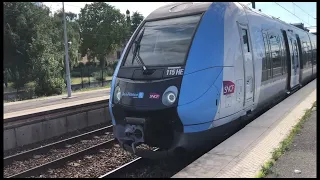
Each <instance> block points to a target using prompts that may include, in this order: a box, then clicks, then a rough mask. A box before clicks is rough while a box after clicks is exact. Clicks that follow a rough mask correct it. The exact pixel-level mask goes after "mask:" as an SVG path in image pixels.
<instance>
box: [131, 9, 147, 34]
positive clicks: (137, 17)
mask: <svg viewBox="0 0 320 180" xmlns="http://www.w3.org/2000/svg"><path fill="white" fill-rule="evenodd" d="M143 19H144V17H143V15H142V14H140V13H139V12H137V11H136V12H134V13H133V14H132V16H131V21H132V22H131V34H133V33H134V31H135V30H136V29H137V27H138V26H139V25H140V23H141V22H142V21H143Z"/></svg>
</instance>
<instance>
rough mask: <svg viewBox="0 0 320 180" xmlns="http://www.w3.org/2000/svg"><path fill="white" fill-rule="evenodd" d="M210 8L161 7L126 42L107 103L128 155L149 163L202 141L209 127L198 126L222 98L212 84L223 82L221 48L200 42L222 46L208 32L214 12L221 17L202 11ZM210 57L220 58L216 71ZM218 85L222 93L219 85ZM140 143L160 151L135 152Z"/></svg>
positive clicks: (116, 133)
mask: <svg viewBox="0 0 320 180" xmlns="http://www.w3.org/2000/svg"><path fill="white" fill-rule="evenodd" d="M211 4H212V3H202V4H194V3H174V4H173V5H167V6H165V7H163V8H160V9H158V10H156V11H155V12H153V14H151V15H149V16H148V17H147V18H146V20H144V21H143V22H142V23H141V24H140V26H139V27H138V28H137V30H136V32H135V33H134V34H133V36H132V37H131V39H130V40H129V42H128V44H127V46H126V48H125V49H124V51H123V54H122V56H121V58H120V61H119V63H118V66H117V68H116V70H115V73H114V76H113V80H112V87H111V92H110V100H109V110H110V114H111V117H112V123H113V125H114V136H115V138H116V139H117V140H118V141H119V143H120V145H121V146H122V147H123V148H124V149H126V150H127V151H130V152H132V153H134V154H136V155H138V156H140V157H147V158H154V157H159V156H160V157H163V156H167V155H168V154H172V153H173V154H175V152H179V150H181V149H186V148H190V147H195V144H196V143H197V142H200V141H199V140H200V139H201V137H202V134H201V133H199V132H203V131H205V130H208V129H209V127H210V125H211V123H204V124H203V123H202V122H204V121H211V122H212V120H213V119H214V118H215V113H216V110H217V105H216V103H218V99H219V97H220V95H219V92H218V91H217V88H215V86H213V83H215V81H216V79H222V78H221V76H222V75H221V71H222V69H221V63H222V60H221V58H220V56H217V52H218V53H220V54H221V48H220V49H219V48H214V49H213V50H210V51H207V50H206V46H205V47H204V46H203V43H206V44H209V45H210V44H211V45H213V42H214V43H215V44H217V43H218V44H219V43H222V45H223V39H221V35H220V34H219V32H220V31H221V30H217V28H215V29H214V30H211V29H210V28H209V29H208V27H207V26H208V23H212V22H215V21H214V20H212V18H211V17H212V16H213V15H214V16H215V14H214V13H216V14H217V15H220V14H221V12H219V11H216V10H217V9H219V8H220V6H218V5H214V6H213V7H212V8H211V10H210V11H209V10H208V11H209V13H208V12H206V10H207V9H208V7H209V6H210V5H211ZM215 6H217V7H215ZM183 9H187V10H188V11H186V13H184V12H183ZM220 9H221V8H220ZM168 12H169V13H168ZM170 12H171V13H173V15H171V14H170ZM161 14H162V15H161ZM222 14H223V13H222ZM153 15H154V16H162V17H160V18H152V16H153ZM150 16H151V17H150ZM170 16H171V17H170ZM218 20H219V19H218ZM219 21H221V20H219ZM222 21H223V20H222ZM212 25H213V26H212V27H215V24H212ZM212 31H217V33H215V34H214V35H212ZM218 31H219V32H218ZM222 37H223V36H222ZM205 41H208V42H205ZM217 47H221V46H217ZM222 52H223V49H222ZM212 53H213V54H212ZM214 53H215V54H214ZM190 56H191V57H190ZM210 57H214V58H216V59H218V58H220V59H218V60H216V61H214V63H215V64H214V65H213V66H219V67H217V68H214V67H213V66H212V62H213V61H211V60H210ZM201 61H203V62H202V63H199V62H201ZM210 63H211V65H210ZM217 63H218V64H217ZM210 66H211V67H210ZM208 67H209V68H208ZM198 70H199V72H198ZM200 71H201V72H200ZM186 73H187V74H188V75H186ZM203 76H205V77H203ZM219 82H220V80H219ZM218 84H219V85H218V88H221V87H219V86H221V85H220V84H222V81H221V82H220V83H218ZM195 85H197V87H195ZM199 89H200V90H199ZM206 92H208V93H206ZM204 94H206V95H204ZM211 99H212V100H211ZM199 103H200V104H199ZM208 103H211V104H212V103H214V106H208ZM208 108H209V109H208ZM212 108H213V109H212ZM197 112H199V113H202V114H203V115H202V116H199V115H197ZM207 119H208V120H207ZM190 124H191V125H190ZM194 124H195V125H194ZM199 124H200V125H199ZM197 135H199V136H197ZM140 144H147V145H149V146H151V147H158V148H160V149H161V150H162V151H157V152H154V151H151V150H141V149H138V148H136V147H137V146H138V145H140Z"/></svg>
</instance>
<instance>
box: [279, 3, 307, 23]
mask: <svg viewBox="0 0 320 180" xmlns="http://www.w3.org/2000/svg"><path fill="white" fill-rule="evenodd" d="M274 3H276V4H277V5H278V6H280V7H282V8H283V9H285V10H286V11H288V12H289V13H290V14H292V12H290V11H289V10H288V9H286V8H284V7H283V6H281V5H280V4H278V3H277V2H274ZM292 15H294V16H295V17H297V18H298V19H300V18H299V17H298V16H296V15H295V14H292ZM300 20H301V21H303V22H305V21H304V20H302V19H300ZM305 23H306V24H309V23H307V22H305ZM309 26H311V25H310V24H309Z"/></svg>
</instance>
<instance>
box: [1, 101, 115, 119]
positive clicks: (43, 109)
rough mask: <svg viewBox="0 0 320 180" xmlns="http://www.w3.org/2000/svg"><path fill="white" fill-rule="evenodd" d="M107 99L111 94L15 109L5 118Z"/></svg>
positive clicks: (4, 116) (5, 115) (4, 117)
mask: <svg viewBox="0 0 320 180" xmlns="http://www.w3.org/2000/svg"><path fill="white" fill-rule="evenodd" d="M106 99H109V96H101V97H95V98H90V99H83V100H78V101H72V102H66V103H63V104H54V105H50V106H43V107H39V108H33V109H27V110H22V111H15V112H12V113H5V114H4V115H3V119H7V118H12V117H17V116H22V115H27V114H34V113H38V112H43V111H49V110H54V109H60V108H65V107H70V106H76V105H80V104H84V103H90V102H96V101H101V100H106Z"/></svg>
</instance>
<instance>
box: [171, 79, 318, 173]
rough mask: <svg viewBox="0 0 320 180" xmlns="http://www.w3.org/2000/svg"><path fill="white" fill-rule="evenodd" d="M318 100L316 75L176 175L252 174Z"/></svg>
mask: <svg viewBox="0 0 320 180" xmlns="http://www.w3.org/2000/svg"><path fill="white" fill-rule="evenodd" d="M315 101H316V79H315V80H313V81H312V82H310V83H309V84H307V85H306V86H304V87H303V88H301V89H300V90H299V91H297V92H295V93H294V94H292V95H291V96H289V97H288V98H286V99H285V100H283V101H282V102H280V103H279V104H277V105H276V106H274V107H273V108H271V109H270V110H268V111H267V112H265V113H264V114H262V115H261V116H259V117H258V118H256V119H255V120H254V121H252V122H251V123H249V124H248V125H247V126H245V127H244V128H243V129H241V130H240V131H238V132H237V133H235V134H234V135H232V136H231V137H229V138H228V139H226V140H225V141H224V142H222V143H221V144H219V145H218V146H216V147H215V148H213V149H211V150H210V151H209V152H207V153H206V154H204V155H203V156H201V157H200V158H199V159H197V160H196V161H194V162H193V163H191V164H190V165H189V166H187V167H186V168H184V169H183V170H181V171H180V172H178V173H177V174H176V175H174V176H173V178H252V177H254V176H255V175H256V174H257V173H258V171H259V170H260V169H261V166H262V165H263V164H264V163H265V162H267V161H268V160H269V159H270V158H271V152H272V151H273V150H274V149H275V148H277V147H278V146H279V144H280V142H281V141H282V140H283V139H284V138H285V137H286V136H287V135H288V134H289V132H290V130H291V129H292V127H293V126H294V125H296V124H297V123H298V121H299V119H300V118H301V117H302V116H303V115H304V113H305V110H307V109H309V108H311V107H312V104H313V103H314V102H315Z"/></svg>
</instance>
